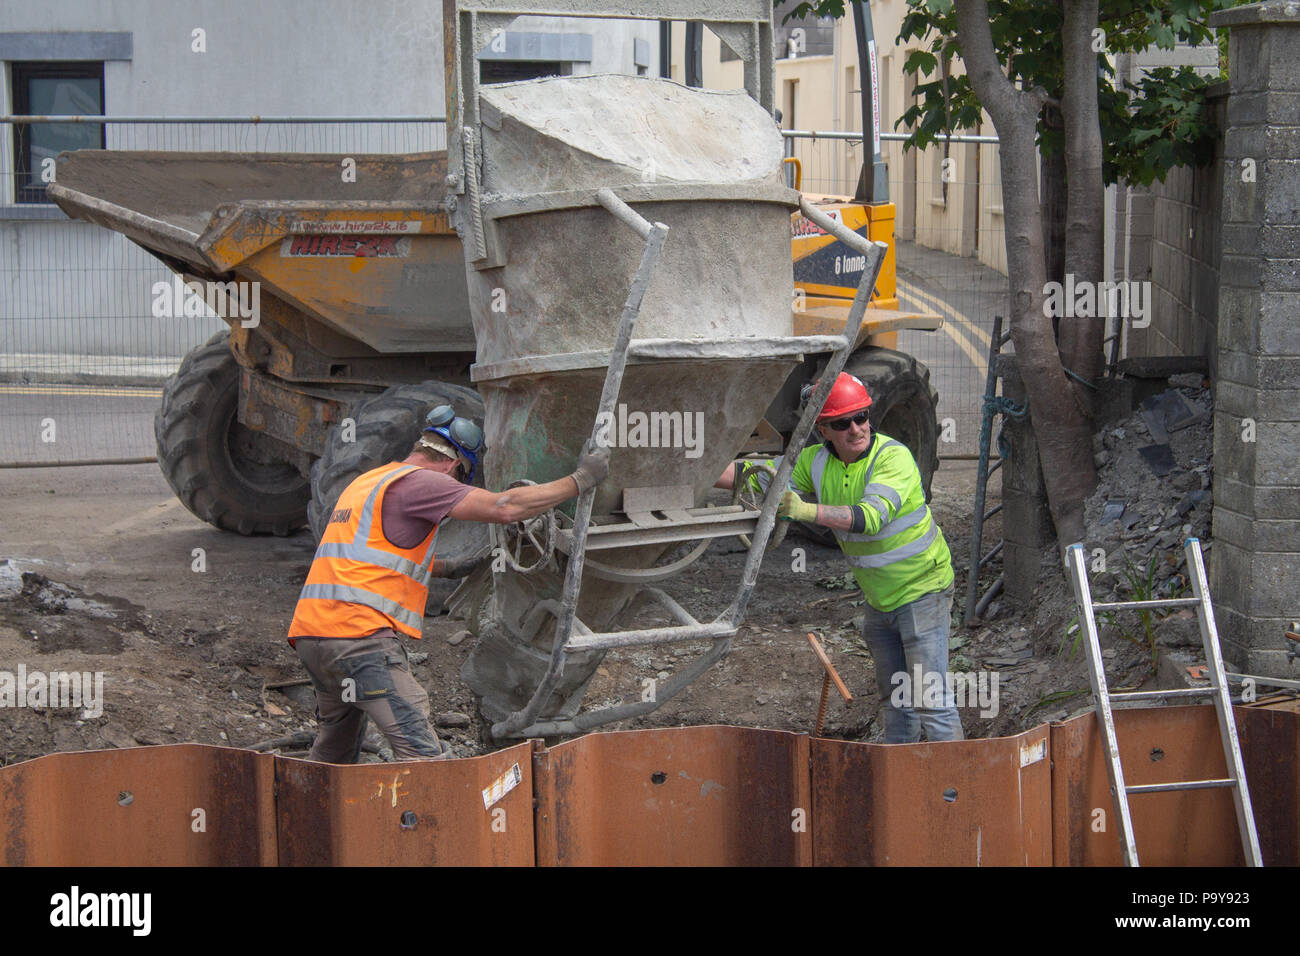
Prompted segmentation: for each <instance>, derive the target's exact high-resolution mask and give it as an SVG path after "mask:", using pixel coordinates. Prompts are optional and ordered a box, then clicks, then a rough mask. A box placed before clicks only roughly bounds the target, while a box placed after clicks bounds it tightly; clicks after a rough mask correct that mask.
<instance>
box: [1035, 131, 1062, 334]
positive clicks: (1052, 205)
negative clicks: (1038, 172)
mask: <svg viewBox="0 0 1300 956" xmlns="http://www.w3.org/2000/svg"><path fill="white" fill-rule="evenodd" d="M1043 112H1044V114H1053V115H1052V118H1053V119H1056V120H1057V121H1058V122H1059V113H1057V111H1056V110H1055V109H1053V108H1052V107H1050V106H1049V107H1047V108H1046V109H1045V110H1044V111H1043ZM1044 121H1045V122H1047V120H1046V119H1045V120H1044ZM1041 164H1042V180H1041V182H1042V187H1043V201H1042V207H1043V248H1044V251H1045V253H1046V257H1047V281H1048V282H1060V283H1064V282H1065V216H1066V208H1067V207H1066V192H1065V154H1064V153H1054V154H1053V155H1051V156H1043V157H1042V159H1041ZM1058 325H1059V322H1058V323H1054V324H1053V327H1054V328H1055V327H1056V326H1058ZM1057 340H1058V341H1059V340H1060V339H1059V337H1058V339H1057Z"/></svg>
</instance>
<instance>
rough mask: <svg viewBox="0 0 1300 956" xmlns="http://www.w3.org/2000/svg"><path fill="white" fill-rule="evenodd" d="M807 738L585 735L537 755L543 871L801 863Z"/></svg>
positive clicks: (728, 731) (711, 733)
mask: <svg viewBox="0 0 1300 956" xmlns="http://www.w3.org/2000/svg"><path fill="white" fill-rule="evenodd" d="M808 742H809V741H808V737H807V736H805V735H803V734H792V733H785V732H782V731H775V730H755V729H749V728H744V727H683V728H679V729H676V730H636V731H624V732H621V733H600V734H588V735H587V736H585V737H579V738H578V739H577V740H571V741H568V742H567V743H562V744H560V745H558V746H556V747H552V748H551V749H549V750H544V751H541V752H540V753H539V754H538V755H537V771H538V772H537V783H538V792H537V865H538V866H565V865H568V866H608V865H625V866H682V865H691V866H724V865H727V866H806V865H808V864H809V863H811V862H812V800H811V795H810V792H809V789H808V773H807V767H808Z"/></svg>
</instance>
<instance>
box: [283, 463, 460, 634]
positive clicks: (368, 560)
mask: <svg viewBox="0 0 1300 956" xmlns="http://www.w3.org/2000/svg"><path fill="white" fill-rule="evenodd" d="M415 469H416V466H415V465H404V464H401V463H398V462H393V463H392V464H388V465H381V466H380V467H378V468H375V469H374V470H372V471H368V472H366V473H365V474H363V475H361V476H360V477H358V478H356V479H355V480H354V481H353V482H352V484H350V485H348V486H347V488H345V489H344V490H343V494H341V495H339V500H338V504H336V505H335V506H334V512H333V514H331V515H330V520H329V524H327V525H326V526H325V533H324V534H323V535H322V536H321V540H320V545H319V546H317V548H316V557H315V559H314V560H313V561H312V563H311V570H310V571H308V572H307V583H306V584H305V585H303V589H302V594H301V595H300V596H299V597H298V607H297V609H296V610H295V611H294V615H293V621H292V622H291V623H290V624H289V643H290V644H292V643H293V642H294V639H295V638H299V637H366V636H367V635H369V634H373V633H374V632H375V631H378V630H381V629H383V628H385V627H391V628H392V629H393V630H394V631H397V632H398V633H400V634H405V635H407V636H408V637H417V638H418V637H419V636H420V631H421V628H422V626H423V624H424V606H425V602H426V601H427V600H428V597H429V578H430V569H431V568H432V565H433V541H434V538H435V537H436V536H437V533H438V526H437V525H434V526H433V528H432V530H430V531H429V534H428V535H427V536H426V537H425V538H424V540H423V541H421V542H420V543H419V544H417V545H416V546H415V547H414V548H399V547H397V546H396V545H394V544H393V543H392V542H390V541H389V540H388V539H387V538H385V537H384V528H383V519H382V517H381V515H382V514H383V508H384V495H385V493H386V492H387V491H388V488H389V487H390V486H391V485H392V483H393V482H394V481H395V480H397V479H398V478H400V477H401V476H402V475H405V474H409V473H410V472H412V471H415Z"/></svg>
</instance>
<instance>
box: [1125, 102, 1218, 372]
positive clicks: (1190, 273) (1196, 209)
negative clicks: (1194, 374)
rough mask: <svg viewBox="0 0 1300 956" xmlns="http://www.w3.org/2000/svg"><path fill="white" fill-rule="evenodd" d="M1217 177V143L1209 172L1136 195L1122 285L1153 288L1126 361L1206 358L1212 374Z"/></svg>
mask: <svg viewBox="0 0 1300 956" xmlns="http://www.w3.org/2000/svg"><path fill="white" fill-rule="evenodd" d="M1227 92H1228V90H1227V85H1226V84H1225V85H1224V86H1223V87H1222V88H1221V89H1219V90H1216V91H1215V93H1214V94H1213V95H1212V96H1211V106H1212V109H1213V111H1214V117H1215V121H1216V124H1217V126H1218V128H1219V129H1220V130H1222V129H1223V128H1224V126H1225V125H1226V106H1227ZM1223 176H1224V163H1223V137H1222V136H1220V137H1219V138H1218V141H1217V144H1216V152H1215V160H1214V162H1212V163H1211V164H1210V165H1208V166H1202V167H1198V168H1194V169H1193V168H1189V167H1180V168H1178V169H1174V170H1172V171H1171V172H1170V173H1169V175H1168V177H1166V179H1165V181H1164V182H1163V183H1162V182H1159V181H1157V182H1155V183H1152V185H1151V188H1150V189H1149V190H1135V192H1134V195H1133V197H1132V205H1131V207H1130V208H1131V209H1133V210H1134V213H1133V217H1132V218H1133V231H1132V233H1131V234H1130V240H1131V243H1132V248H1131V255H1130V260H1129V265H1130V272H1129V275H1128V278H1130V279H1133V280H1136V281H1146V280H1149V281H1150V282H1151V293H1152V308H1151V324H1150V326H1148V327H1147V328H1145V329H1130V330H1129V337H1128V350H1127V354H1128V355H1131V356H1141V355H1205V356H1207V357H1208V359H1209V362H1210V369H1211V373H1213V371H1214V368H1215V352H1216V350H1217V333H1216V328H1217V325H1218V311H1219V310H1218V297H1219V249H1220V243H1221V229H1220V222H1221V219H1220V212H1221V210H1220V206H1221V197H1222V193H1223ZM1140 216H1141V217H1143V218H1141V219H1139V217H1140ZM1146 216H1149V218H1145V217H1146ZM1143 227H1145V229H1144V228H1143Z"/></svg>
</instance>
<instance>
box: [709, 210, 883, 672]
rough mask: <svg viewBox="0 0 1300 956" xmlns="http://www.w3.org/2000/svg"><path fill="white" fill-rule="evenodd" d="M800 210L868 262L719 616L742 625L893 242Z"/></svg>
mask: <svg viewBox="0 0 1300 956" xmlns="http://www.w3.org/2000/svg"><path fill="white" fill-rule="evenodd" d="M799 210H800V211H801V212H802V213H803V214H804V216H805V217H806V218H808V219H810V220H812V221H813V222H814V223H816V224H817V225H818V226H820V227H821V228H822V229H825V230H826V231H827V232H829V233H830V234H831V235H833V236H834V237H835V238H836V239H839V240H840V241H841V242H843V243H844V244H845V245H847V246H848V247H849V248H851V249H854V250H856V251H858V252H861V253H864V254H865V255H866V257H867V262H866V266H865V268H863V270H862V279H861V280H860V281H859V282H858V291H857V294H856V295H855V296H854V297H853V305H852V306H851V307H850V309H849V317H848V319H847V320H846V321H845V323H844V338H843V340H842V342H841V343H840V346H839V348H837V349H836V350H835V351H834V352H832V353H831V358H830V361H829V362H827V363H826V368H825V369H823V370H822V374H821V378H820V379H819V380H818V382H817V387H816V388H815V389H813V393H812V396H811V397H810V398H809V399H808V404H807V405H805V406H804V410H803V414H802V415H800V416H799V424H798V425H796V426H795V429H794V433H793V434H792V435H791V436H790V441H789V443H788V445H787V446H786V448H787V451H786V454H785V456H784V458H783V459H782V461H781V467H780V468H778V469H777V472H776V476H775V477H774V478H773V479H772V483H771V484H770V485H769V486H768V494H767V497H766V498H765V499H764V500H763V507H762V509H761V511H760V513H759V518H758V526H757V527H756V528H755V529H754V543H753V546H752V547H751V548H750V549H749V557H748V558H747V559H746V561H745V571H744V577H743V578H742V581H741V586H740V591H739V593H737V595H736V600H735V601H734V602H733V603H732V605H731V607H729V608H728V609H727V610H726V611H724V612H723V614H722V615H721V616H720V618H719V620H727V621H729V622H730V623H731V624H732V625H733V626H735V627H739V626H740V622H741V621H742V620H744V617H745V608H746V607H747V606H748V605H749V599H750V597H751V596H752V595H753V593H754V585H755V584H756V583H757V581H758V569H759V566H760V565H761V564H762V561H763V552H764V550H765V549H766V547H767V539H768V537H769V536H770V535H771V533H772V527H773V525H774V524H775V523H776V508H777V505H778V504H779V502H780V500H781V495H782V494H783V492H784V490H785V488H786V486H787V485H788V484H789V482H790V475H791V474H792V473H793V472H794V464H795V459H796V458H798V457H799V454H798V453H799V451H801V450H802V449H803V446H804V444H805V443H806V442H807V441H808V436H809V435H810V434H812V428H813V423H814V422H815V421H816V419H817V415H818V413H819V412H820V411H821V407H822V405H824V404H825V403H826V397H827V396H828V395H830V393H831V386H832V385H834V384H835V379H836V378H837V377H838V376H839V374H840V372H841V371H843V370H844V363H845V362H847V361H848V358H849V353H850V352H852V351H853V346H854V345H855V344H856V343H857V341H858V332H859V331H860V330H861V328H862V319H863V316H864V315H865V314H866V311H867V305H868V304H869V303H870V302H871V295H872V292H873V291H874V290H875V288H876V279H877V278H879V276H880V270H881V267H882V266H884V264H885V256H886V254H888V252H889V246H888V245H887V244H886V243H883V242H873V241H871V240H869V239H864V238H863V237H862V236H860V235H858V234H857V233H856V232H854V231H853V230H852V229H849V228H848V227H847V226H845V225H844V224H843V223H839V222H836V221H835V220H834V219H832V218H831V217H830V216H828V215H826V214H825V213H824V212H822V211H821V210H820V209H818V208H817V207H816V206H814V205H813V204H812V203H811V202H809V201H808V199H807V198H806V197H804V196H800V197H799ZM791 450H793V453H791ZM730 646H731V638H727V640H726V641H723V642H721V653H720V654H719V655H718V656H719V658H720V657H721V656H722V655H723V654H725V653H726V651H727V649H728V648H730Z"/></svg>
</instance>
